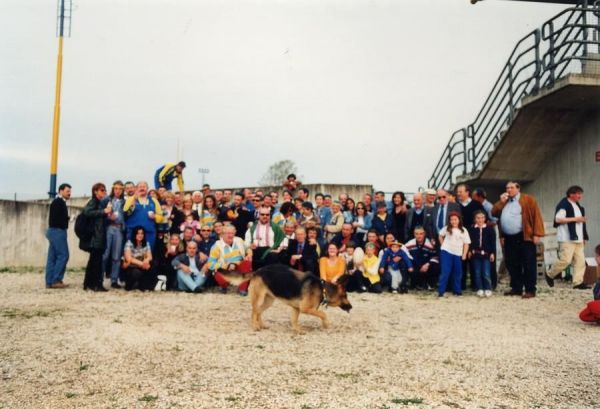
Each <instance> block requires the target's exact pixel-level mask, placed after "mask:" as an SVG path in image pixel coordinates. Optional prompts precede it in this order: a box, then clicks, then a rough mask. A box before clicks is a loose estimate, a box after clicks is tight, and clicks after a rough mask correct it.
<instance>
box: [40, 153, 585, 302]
mask: <svg viewBox="0 0 600 409" xmlns="http://www.w3.org/2000/svg"><path fill="white" fill-rule="evenodd" d="M184 168H185V163H183V162H179V163H177V164H173V163H171V164H166V165H165V166H162V167H161V168H159V169H158V170H157V171H156V174H155V181H154V182H155V186H154V189H150V187H149V186H148V184H147V182H144V181H141V182H138V183H137V184H133V183H132V182H126V183H122V182H121V181H116V182H114V183H113V184H112V186H111V188H110V191H107V188H106V186H105V185H104V184H102V183H96V184H94V185H93V186H92V190H91V194H92V197H91V199H90V201H89V202H88V203H87V204H86V206H85V208H84V209H83V215H84V216H85V217H86V218H87V220H88V226H89V229H90V235H89V237H87V238H86V239H85V240H83V239H82V240H81V243H80V247H81V248H82V249H84V250H86V251H88V252H89V254H90V256H89V261H88V265H87V267H86V273H85V279H84V283H83V286H84V289H88V290H93V291H107V290H106V289H105V287H104V286H103V282H104V277H105V275H106V276H108V277H110V281H111V287H112V288H115V289H118V288H121V287H122V286H123V285H124V287H125V289H126V290H134V289H140V290H181V291H188V292H202V291H203V290H204V289H205V288H207V287H210V286H215V287H217V288H219V289H220V291H222V292H226V291H227V289H228V287H229V286H230V283H229V282H228V279H227V278H226V276H225V275H223V274H221V273H220V271H222V270H230V271H237V272H238V273H239V274H241V275H243V274H249V273H251V272H252V271H255V270H257V269H258V268H260V267H262V266H265V265H268V264H275V263H281V264H286V265H289V266H291V267H293V268H296V269H298V270H301V271H310V272H312V273H314V274H316V275H318V276H320V277H321V279H322V280H325V281H328V282H331V283H336V282H337V281H338V279H339V278H340V277H341V276H342V275H349V276H350V280H348V284H347V290H348V291H359V292H362V291H370V292H374V293H381V292H382V291H385V290H389V291H390V292H392V293H405V292H408V291H409V290H437V292H438V295H439V296H440V297H442V296H444V295H445V294H446V290H447V289H449V290H451V291H452V293H453V294H454V295H457V296H460V295H461V294H462V293H463V291H464V290H465V289H466V288H467V285H468V284H469V285H470V287H471V289H472V290H474V291H475V292H476V294H477V295H478V296H480V297H490V296H491V295H492V293H493V291H494V289H495V287H496V283H497V278H496V276H497V274H496V250H497V249H496V242H497V240H496V237H497V235H496V231H498V233H499V234H500V243H501V245H502V246H503V254H504V260H505V263H506V267H507V270H508V272H509V274H510V289H509V290H508V291H507V292H506V293H505V295H510V296H521V297H523V298H532V297H535V294H536V282H537V269H536V244H537V243H538V242H539V241H540V239H541V237H543V236H544V234H545V233H544V223H543V219H542V215H541V212H540V209H539V207H538V204H537V202H536V201H535V199H534V198H533V197H531V196H530V195H527V194H525V193H522V192H521V191H520V186H519V184H518V183H517V182H514V181H510V182H508V183H507V184H506V192H505V193H503V194H502V195H501V196H500V198H499V200H498V201H497V202H496V203H495V204H492V203H491V202H489V201H488V200H487V198H486V192H485V191H484V190H483V189H474V190H472V189H471V188H470V187H469V186H468V185H466V184H459V185H458V186H457V187H456V189H455V191H454V192H450V191H446V190H444V189H438V190H437V191H436V190H432V189H428V190H426V191H424V192H418V193H415V194H414V195H413V198H412V204H410V205H409V203H408V202H407V200H406V197H405V195H404V193H402V192H395V193H394V194H393V195H392V197H391V201H387V200H386V199H385V194H384V193H383V192H375V194H374V195H372V194H371V193H365V194H364V195H363V197H362V198H361V200H354V199H353V198H351V197H348V195H347V194H343V193H342V194H340V195H339V196H338V197H337V200H334V198H332V197H331V195H329V194H325V193H316V194H314V195H313V196H312V200H311V196H310V195H311V192H309V190H308V189H307V188H306V187H304V186H303V185H302V184H301V182H299V181H298V180H296V177H295V175H289V176H288V178H287V179H286V180H285V181H284V183H283V187H284V189H285V190H284V191H283V194H282V197H281V198H280V197H279V194H278V193H277V192H276V191H269V192H267V191H262V190H255V191H253V190H251V189H243V190H242V191H239V192H234V191H232V190H228V189H223V190H220V189H217V190H214V191H213V190H211V189H210V186H208V185H205V186H203V189H202V191H194V192H192V193H190V194H186V193H185V191H184V185H183V178H182V172H183V169H184ZM174 179H177V181H178V185H179V189H180V191H179V192H173V191H172V186H171V182H172V180H174ZM70 193H71V186H69V185H68V184H63V185H61V186H60V187H59V194H58V196H57V197H56V199H55V200H54V201H53V202H52V204H51V206H50V223H49V229H48V233H47V237H48V240H49V242H50V250H49V252H48V263H47V266H46V286H47V287H48V288H64V287H65V284H64V283H63V277H64V269H65V266H66V262H67V260H68V247H67V245H66V229H67V227H68V222H69V216H68V212H67V207H66V200H68V199H69V197H70ZM582 195H583V189H582V188H580V187H578V186H572V187H570V188H569V189H568V190H567V195H566V197H565V198H564V199H563V200H561V202H560V203H559V205H558V206H557V210H556V215H555V224H556V226H557V228H558V240H559V242H560V251H559V258H560V261H559V262H557V263H556V264H555V265H554V266H553V268H552V270H550V271H548V272H547V275H546V281H547V282H548V284H549V285H553V279H554V278H555V277H557V276H558V275H559V274H560V273H561V271H562V270H564V269H565V268H566V267H567V266H568V265H569V264H573V267H574V269H573V270H574V273H573V285H574V287H575V288H589V287H587V286H586V285H585V284H584V283H583V273H584V270H585V262H584V258H583V245H584V241H585V240H587V231H586V223H585V211H584V209H583V207H582V206H581V205H580V203H579V202H580V200H581V198H582ZM280 199H281V200H280ZM238 292H239V294H241V295H246V294H247V285H244V284H242V285H240V286H239V287H238Z"/></svg>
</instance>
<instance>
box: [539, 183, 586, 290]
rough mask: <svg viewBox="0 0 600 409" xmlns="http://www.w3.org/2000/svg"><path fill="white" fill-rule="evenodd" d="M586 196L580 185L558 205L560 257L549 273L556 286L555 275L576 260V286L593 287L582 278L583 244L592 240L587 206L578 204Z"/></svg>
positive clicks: (555, 218)
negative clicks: (587, 218)
mask: <svg viewBox="0 0 600 409" xmlns="http://www.w3.org/2000/svg"><path fill="white" fill-rule="evenodd" d="M582 198H583V189H582V188H581V187H580V186H571V187H570V188H569V189H567V196H566V197H564V198H563V199H562V200H561V201H560V202H559V203H558V205H557V206H556V211H555V212H554V227H555V228H556V238H557V240H558V261H557V262H556V263H554V265H553V266H552V270H550V271H549V272H547V273H546V282H547V283H548V285H549V286H550V287H554V278H555V277H556V276H558V275H559V274H560V273H561V272H562V271H563V270H564V269H565V268H567V266H568V265H569V264H571V263H573V288H575V289H578V290H587V289H589V288H590V287H589V286H587V285H586V284H585V283H584V282H583V275H584V273H585V255H584V254H583V247H584V246H585V242H586V241H587V240H589V237H588V234H587V228H586V223H585V209H584V208H583V206H581V205H580V204H579V201H580V200H581V199H582Z"/></svg>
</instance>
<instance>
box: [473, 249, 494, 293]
mask: <svg viewBox="0 0 600 409" xmlns="http://www.w3.org/2000/svg"><path fill="white" fill-rule="evenodd" d="M471 268H472V269H473V280H474V281H475V289H476V290H491V289H492V275H491V263H490V259H489V258H488V257H485V256H473V258H471Z"/></svg>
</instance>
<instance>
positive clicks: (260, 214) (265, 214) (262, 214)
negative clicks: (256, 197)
mask: <svg viewBox="0 0 600 409" xmlns="http://www.w3.org/2000/svg"><path fill="white" fill-rule="evenodd" d="M258 215H259V216H270V215H271V213H259V214H258Z"/></svg>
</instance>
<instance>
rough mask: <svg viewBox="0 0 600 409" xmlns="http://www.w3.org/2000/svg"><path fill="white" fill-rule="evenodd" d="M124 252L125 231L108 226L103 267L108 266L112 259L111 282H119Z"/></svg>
mask: <svg viewBox="0 0 600 409" xmlns="http://www.w3.org/2000/svg"><path fill="white" fill-rule="evenodd" d="M122 252H123V231H122V230H121V228H120V227H116V226H108V229H106V250H104V254H103V256H102V266H107V263H108V260H109V259H110V264H109V265H110V282H111V283H116V282H117V281H118V280H119V270H120V264H121V253H122Z"/></svg>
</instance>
